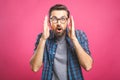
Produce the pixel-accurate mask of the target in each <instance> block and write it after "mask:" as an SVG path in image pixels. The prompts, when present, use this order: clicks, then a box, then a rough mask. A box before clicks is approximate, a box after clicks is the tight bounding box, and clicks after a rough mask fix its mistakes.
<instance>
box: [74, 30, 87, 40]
mask: <svg viewBox="0 0 120 80" xmlns="http://www.w3.org/2000/svg"><path fill="white" fill-rule="evenodd" d="M75 34H76V37H77V38H79V37H80V38H81V37H82V38H84V39H87V36H86V34H85V32H84V31H83V30H75Z"/></svg>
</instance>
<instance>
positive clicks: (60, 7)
mask: <svg viewBox="0 0 120 80" xmlns="http://www.w3.org/2000/svg"><path fill="white" fill-rule="evenodd" d="M54 10H65V11H66V12H67V16H68V18H69V16H70V11H69V10H68V8H67V7H66V6H65V5H62V4H56V5H54V6H52V7H51V8H50V10H49V17H50V16H51V13H52V11H54Z"/></svg>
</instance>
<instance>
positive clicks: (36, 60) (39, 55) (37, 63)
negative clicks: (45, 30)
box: [30, 38, 46, 72]
mask: <svg viewBox="0 0 120 80" xmlns="http://www.w3.org/2000/svg"><path fill="white" fill-rule="evenodd" d="M45 42H46V40H44V39H43V38H41V39H40V41H39V44H38V46H37V49H36V51H35V53H34V55H33V56H32V58H31V60H30V64H31V67H32V70H33V71H34V72H37V71H38V70H39V68H40V67H41V66H42V64H43V63H42V62H43V54H44V48H45Z"/></svg>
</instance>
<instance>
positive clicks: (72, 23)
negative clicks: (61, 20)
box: [68, 16, 76, 40]
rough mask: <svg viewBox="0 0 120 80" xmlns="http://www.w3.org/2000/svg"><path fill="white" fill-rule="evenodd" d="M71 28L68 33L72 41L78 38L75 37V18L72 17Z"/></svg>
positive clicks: (69, 26)
mask: <svg viewBox="0 0 120 80" xmlns="http://www.w3.org/2000/svg"><path fill="white" fill-rule="evenodd" d="M68 28H69V32H68V36H69V38H70V39H71V40H75V39H76V36H75V27H74V20H73V16H71V17H70V23H69V25H68Z"/></svg>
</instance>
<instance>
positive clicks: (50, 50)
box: [34, 30, 90, 80]
mask: <svg viewBox="0 0 120 80" xmlns="http://www.w3.org/2000/svg"><path fill="white" fill-rule="evenodd" d="M75 33H76V37H77V39H78V41H79V43H80V45H81V46H82V48H83V49H84V50H85V51H86V52H87V54H89V55H90V51H89V47H88V40H87V37H86V35H85V33H84V32H83V31H80V30H76V31H75ZM41 35H42V33H41V34H39V35H38V38H37V41H36V44H35V49H34V50H36V48H37V45H38V44H39V39H40V37H41ZM66 42H67V57H68V58H67V59H68V60H67V73H68V80H84V79H83V75H82V71H81V67H80V64H79V61H78V57H77V55H76V53H75V49H74V46H73V43H72V41H71V40H70V38H69V37H68V35H67V34H66ZM56 49H57V42H56V38H55V36H54V33H53V32H52V31H51V30H50V37H49V38H48V39H47V41H46V44H45V48H44V55H43V63H44V66H43V70H42V80H52V76H53V64H54V57H55V53H56Z"/></svg>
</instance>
